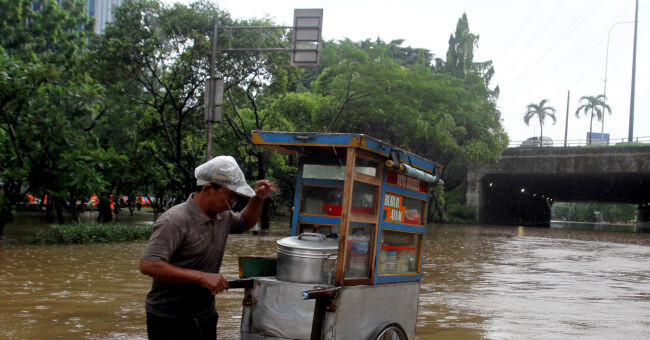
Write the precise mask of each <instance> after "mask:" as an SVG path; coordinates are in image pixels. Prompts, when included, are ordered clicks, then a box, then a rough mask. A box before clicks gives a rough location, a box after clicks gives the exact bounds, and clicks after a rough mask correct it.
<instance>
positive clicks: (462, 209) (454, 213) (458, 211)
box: [446, 203, 476, 224]
mask: <svg viewBox="0 0 650 340" xmlns="http://www.w3.org/2000/svg"><path fill="white" fill-rule="evenodd" d="M446 214H447V222H449V223H458V224H474V223H476V212H475V211H474V209H473V208H471V207H468V206H466V205H464V204H460V203H454V204H449V206H448V207H447V211H446Z"/></svg>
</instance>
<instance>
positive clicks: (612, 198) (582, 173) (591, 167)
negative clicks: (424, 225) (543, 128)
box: [466, 146, 650, 229]
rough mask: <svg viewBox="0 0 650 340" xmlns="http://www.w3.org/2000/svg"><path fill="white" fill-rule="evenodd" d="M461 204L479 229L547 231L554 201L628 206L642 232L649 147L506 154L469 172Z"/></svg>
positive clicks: (649, 186) (649, 182) (649, 193)
mask: <svg viewBox="0 0 650 340" xmlns="http://www.w3.org/2000/svg"><path fill="white" fill-rule="evenodd" d="M466 201H467V204H468V205H469V206H471V207H473V208H474V209H475V211H476V213H477V216H478V222H479V223H481V224H496V225H525V226H527V225H531V226H549V225H550V218H551V213H550V211H551V205H552V204H553V202H554V201H572V202H580V201H584V202H587V201H589V202H610V203H633V204H637V205H638V207H639V213H638V217H639V218H638V220H639V227H640V228H641V229H644V228H646V227H648V216H649V215H650V214H649V213H650V211H648V209H650V208H648V203H649V202H650V146H611V147H570V148H508V149H507V150H506V151H505V152H504V153H503V155H502V157H501V159H500V160H498V161H490V162H487V163H483V164H477V165H474V166H471V167H469V169H468V172H467V191H466Z"/></svg>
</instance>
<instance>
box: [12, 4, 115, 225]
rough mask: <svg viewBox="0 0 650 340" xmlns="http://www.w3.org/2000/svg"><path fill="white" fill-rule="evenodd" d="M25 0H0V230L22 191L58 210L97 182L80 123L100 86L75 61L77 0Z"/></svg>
mask: <svg viewBox="0 0 650 340" xmlns="http://www.w3.org/2000/svg"><path fill="white" fill-rule="evenodd" d="M31 4H32V2H31V1H27V0H21V1H13V0H0V8H2V9H3V10H2V11H0V18H1V19H2V22H3V25H2V27H0V42H1V45H0V131H2V132H0V144H2V150H3V152H2V153H1V154H0V160H1V162H0V164H1V166H0V182H2V184H1V186H2V187H1V189H2V190H1V191H2V199H1V200H0V201H1V202H2V203H1V204H0V236H1V235H2V230H3V228H4V226H5V224H6V223H7V222H8V220H9V218H10V216H11V210H12V208H13V207H14V206H15V204H16V203H17V202H20V201H22V200H23V198H24V195H25V194H26V193H27V192H35V193H47V194H48V195H49V197H50V198H51V199H50V200H48V201H49V202H51V203H50V204H49V205H48V207H52V208H54V209H57V210H58V211H59V212H60V211H62V209H63V208H64V207H65V206H66V205H65V201H66V200H69V201H72V200H73V197H74V201H75V202H76V197H77V196H76V195H79V194H85V192H80V191H81V189H82V188H83V187H86V186H101V185H103V183H104V182H103V180H102V178H101V174H100V173H99V172H93V171H89V169H87V168H86V169H85V170H83V169H82V168H84V167H87V164H89V163H92V162H88V157H90V158H91V159H94V157H95V156H97V154H95V153H93V152H91V151H90V150H89V149H88V148H84V147H83V146H90V145H92V143H91V142H89V139H88V138H91V136H90V135H89V134H88V132H89V130H86V131H84V130H83V129H80V127H81V126H85V127H87V126H89V125H90V120H92V119H93V116H95V115H96V114H97V113H98V111H97V110H98V108H99V106H100V105H99V104H98V103H99V102H100V101H101V96H102V92H103V89H102V87H101V86H98V85H97V84H96V83H94V81H93V79H92V78H90V77H88V76H87V74H85V72H84V71H83V70H81V69H80V68H79V65H80V61H81V58H82V55H83V53H84V52H85V51H86V50H87V49H86V46H87V45H86V42H87V40H88V38H89V37H90V36H92V34H93V33H92V25H91V24H92V21H91V20H90V18H89V17H88V16H87V15H86V14H85V7H84V5H83V2H80V1H73V0H68V1H62V2H61V5H60V6H59V2H56V1H47V2H44V3H42V6H41V7H40V9H39V10H37V11H33V10H32V7H31ZM79 151H81V152H82V153H83V154H80V153H79ZM80 173H84V174H85V177H84V178H85V179H86V180H87V181H86V182H85V183H83V185H80V182H79V181H78V180H79V179H80V178H78V177H77V176H76V175H79V174H80ZM88 176H90V177H92V178H89V177H88ZM71 177H72V179H71ZM66 178H67V179H68V180H66ZM48 212H49V211H48ZM58 215H59V217H60V218H59V222H62V214H61V213H59V214H58Z"/></svg>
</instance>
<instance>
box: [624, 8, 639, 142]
mask: <svg viewBox="0 0 650 340" xmlns="http://www.w3.org/2000/svg"><path fill="white" fill-rule="evenodd" d="M638 23H639V0H636V9H635V10H634V49H633V52H632V89H631V94H630V128H629V129H628V133H627V141H628V142H632V140H633V136H634V87H635V81H636V32H637V26H638Z"/></svg>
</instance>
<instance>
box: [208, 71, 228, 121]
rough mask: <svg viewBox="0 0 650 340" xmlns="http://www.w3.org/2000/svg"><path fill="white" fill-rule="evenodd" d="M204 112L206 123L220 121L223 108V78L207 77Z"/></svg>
mask: <svg viewBox="0 0 650 340" xmlns="http://www.w3.org/2000/svg"><path fill="white" fill-rule="evenodd" d="M203 100H204V101H205V114H204V118H205V119H204V121H205V122H206V123H215V122H221V111H222V108H223V78H208V79H207V80H206V81H205V92H204V98H203Z"/></svg>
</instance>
